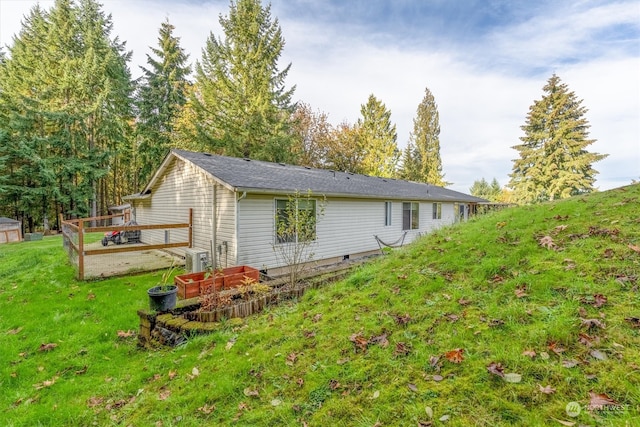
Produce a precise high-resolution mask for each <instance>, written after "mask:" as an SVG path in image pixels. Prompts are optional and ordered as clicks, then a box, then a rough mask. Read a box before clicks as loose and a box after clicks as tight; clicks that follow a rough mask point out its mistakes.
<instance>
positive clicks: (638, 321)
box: [624, 317, 640, 328]
mask: <svg viewBox="0 0 640 427" xmlns="http://www.w3.org/2000/svg"><path fill="white" fill-rule="evenodd" d="M624 320H626V321H627V322H629V323H630V324H631V326H632V327H634V328H640V317H627V318H625V319H624Z"/></svg>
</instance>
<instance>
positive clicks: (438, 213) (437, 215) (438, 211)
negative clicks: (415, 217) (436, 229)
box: [433, 203, 442, 219]
mask: <svg viewBox="0 0 640 427" xmlns="http://www.w3.org/2000/svg"><path fill="white" fill-rule="evenodd" d="M433 219H442V203H434V204H433Z"/></svg>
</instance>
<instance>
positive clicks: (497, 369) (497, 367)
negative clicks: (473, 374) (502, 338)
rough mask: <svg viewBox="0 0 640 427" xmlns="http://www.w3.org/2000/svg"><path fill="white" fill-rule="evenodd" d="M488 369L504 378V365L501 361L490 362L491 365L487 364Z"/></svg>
mask: <svg viewBox="0 0 640 427" xmlns="http://www.w3.org/2000/svg"><path fill="white" fill-rule="evenodd" d="M487 371H488V372H489V373H490V374H493V375H497V376H499V377H503V378H504V367H503V366H502V364H501V363H496V362H491V363H489V365H488V366H487Z"/></svg>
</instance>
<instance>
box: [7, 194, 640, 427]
mask: <svg viewBox="0 0 640 427" xmlns="http://www.w3.org/2000/svg"><path fill="white" fill-rule="evenodd" d="M639 206H640V185H634V186H629V187H625V188H622V189H617V190H612V191H609V192H603V193H598V194H594V195H591V196H588V197H578V198H573V199H570V200H566V201H562V202H557V203H551V204H544V205H540V206H534V207H524V208H517V209H509V210H505V211H503V212H498V213H493V214H490V215H487V216H485V217H483V218H479V219H477V220H474V221H471V222H469V223H466V224H461V225H456V226H453V227H449V228H446V229H443V230H441V231H439V232H437V233H436V234H433V235H430V236H427V237H425V238H423V239H421V240H420V241H418V242H416V243H414V244H412V245H410V246H408V247H406V248H404V249H402V250H399V251H397V252H394V253H393V254H392V255H389V256H386V257H384V258H383V259H379V260H377V261H374V262H372V263H370V264H368V265H366V266H363V267H360V268H359V269H358V270H357V271H355V272H354V274H353V275H351V276H350V277H349V278H348V279H346V280H344V281H341V282H338V283H334V284H330V285H327V286H326V287H324V288H321V289H319V290H314V291H310V292H309V293H307V294H306V295H305V296H304V298H303V299H302V300H301V301H299V302H298V303H297V304H294V303H291V304H289V305H286V306H280V307H277V308H272V309H270V311H268V312H267V313H265V315H263V316H257V317H254V318H251V319H248V320H244V321H235V320H234V321H228V322H226V323H225V324H224V325H222V329H221V330H220V331H219V332H216V333H214V334H212V335H209V336H204V337H195V338H192V339H190V340H189V342H188V343H187V344H186V345H184V346H182V347H179V348H176V349H162V350H157V351H147V350H141V349H138V348H137V347H136V339H135V336H128V335H130V334H128V333H127V331H130V330H133V331H135V330H136V328H137V322H138V319H137V316H136V309H138V308H141V307H145V306H146V304H147V301H146V292H145V291H146V289H147V288H149V287H150V286H152V285H153V284H154V283H155V281H156V280H157V278H158V276H159V274H156V275H153V274H147V275H140V276H132V277H129V278H121V279H111V280H104V281H97V282H88V283H78V282H76V281H74V280H73V278H72V271H71V269H70V268H69V267H67V266H66V264H65V256H64V253H63V251H62V249H61V241H60V240H59V239H58V238H49V239H45V240H44V241H43V242H29V243H21V244H11V245H5V246H2V247H0V279H1V280H0V340H1V349H2V350H1V351H0V390H2V393H1V394H0V409H1V410H2V411H3V413H4V415H3V416H4V421H5V422H6V424H8V425H16V426H17V425H37V424H41V425H91V424H95V425H112V424H113V425H133V426H146V425H150V426H173V425H176V426H196V425H240V426H283V425H292V426H303V425H308V426H329V425H331V426H427V425H434V426H435V425H447V426H467V425H480V426H496V425H528V426H535V425H576V426H577V425H612V426H613V425H615V426H617V425H630V426H633V425H640V414H639V412H640V407H639V405H640V298H639V292H638V287H639V286H640V283H638V276H639V275H640V210H639V209H638V207H639ZM118 331H121V332H120V334H118ZM119 335H120V336H119ZM570 402H576V403H574V404H572V405H570V406H569V409H572V410H573V412H572V411H571V410H570V411H569V412H570V413H571V415H577V416H575V417H571V416H569V415H568V414H567V410H566V409H567V404H568V403H570ZM578 411H579V413H578ZM3 423H4V422H3Z"/></svg>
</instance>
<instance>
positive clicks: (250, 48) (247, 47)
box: [193, 0, 295, 161]
mask: <svg viewBox="0 0 640 427" xmlns="http://www.w3.org/2000/svg"><path fill="white" fill-rule="evenodd" d="M219 20H220V25H221V26H222V29H223V31H224V34H225V37H224V39H221V38H217V37H215V36H214V35H213V34H211V35H210V36H209V38H208V39H207V42H206V46H205V48H204V49H203V52H202V60H201V61H200V62H198V63H197V65H196V90H195V97H194V98H193V100H194V111H195V113H196V116H197V123H198V138H199V139H200V140H201V141H202V143H203V144H204V145H205V146H208V147H209V149H211V150H213V151H217V152H220V153H224V154H227V155H230V156H237V157H250V158H255V159H260V160H269V161H292V160H293V157H292V153H293V150H292V146H293V144H294V140H295V137H294V135H293V134H292V132H291V129H290V128H291V122H290V117H291V114H292V113H293V109H294V105H292V103H291V97H292V95H293V92H294V90H295V86H294V87H292V88H291V89H286V87H285V79H286V77H287V74H288V72H289V69H290V67H291V64H289V65H288V66H286V67H285V68H284V70H282V71H279V69H278V60H279V58H280V55H281V53H282V49H283V48H284V38H283V36H282V31H281V29H280V25H279V23H278V20H277V19H272V17H271V6H266V7H262V5H261V2H260V0H238V1H237V2H234V1H232V2H231V5H230V11H229V15H228V16H227V17H223V16H222V15H221V16H220V19H219Z"/></svg>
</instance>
